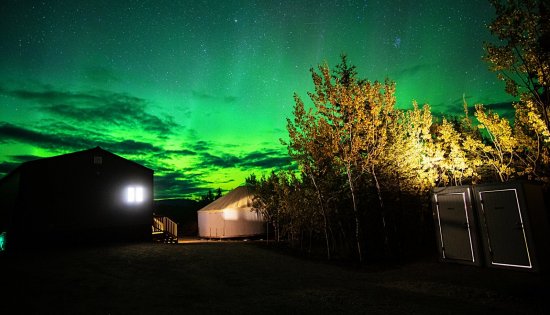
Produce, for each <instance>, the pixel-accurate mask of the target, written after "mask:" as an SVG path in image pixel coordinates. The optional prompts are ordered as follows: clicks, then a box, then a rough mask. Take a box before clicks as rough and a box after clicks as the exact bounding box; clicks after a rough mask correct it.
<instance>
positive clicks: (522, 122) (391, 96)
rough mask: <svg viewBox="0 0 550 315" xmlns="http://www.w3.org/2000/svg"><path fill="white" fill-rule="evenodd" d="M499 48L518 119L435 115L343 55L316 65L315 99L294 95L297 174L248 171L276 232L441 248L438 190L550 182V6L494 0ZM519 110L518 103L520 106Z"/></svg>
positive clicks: (303, 244) (407, 250)
mask: <svg viewBox="0 0 550 315" xmlns="http://www.w3.org/2000/svg"><path fill="white" fill-rule="evenodd" d="M491 3H492V4H493V5H494V7H495V9H496V13H497V17H496V19H495V20H494V21H493V23H492V24H491V25H490V26H489V29H490V31H491V32H492V33H493V34H494V35H495V36H497V37H498V38H499V40H500V41H499V45H496V44H486V47H485V50H486V55H485V57H484V59H485V60H486V61H487V62H488V63H489V65H490V69H491V70H493V71H495V72H497V77H498V78H500V79H502V80H503V81H504V82H505V84H506V91H507V92H508V93H510V94H511V95H513V96H515V97H518V98H517V99H518V100H519V101H517V102H516V103H515V104H514V108H513V110H514V111H515V118H514V123H513V124H512V123H511V122H510V121H509V120H508V119H505V118H503V117H501V116H499V114H498V113H496V112H494V111H492V110H490V109H486V108H484V107H483V106H482V105H475V106H474V108H473V113H470V112H469V110H470V109H469V108H468V104H466V101H464V115H462V116H460V117H441V118H439V117H434V116H433V115H432V112H431V109H430V107H429V105H424V106H418V105H417V104H416V103H413V106H412V109H410V110H402V109H397V108H395V102H396V99H395V83H394V82H392V81H390V80H386V81H385V82H378V81H375V82H371V81H368V80H365V79H361V78H358V77H357V72H356V68H355V66H353V65H350V64H348V61H347V59H346V57H345V56H342V59H341V62H340V64H338V65H337V66H336V67H335V68H334V69H332V70H331V69H330V68H329V67H328V65H327V64H324V65H321V66H319V67H318V68H317V69H311V75H312V79H313V84H314V91H313V92H310V93H308V94H309V98H310V99H311V102H312V105H311V106H305V105H304V102H303V101H302V99H301V98H300V97H299V96H298V95H295V96H294V100H295V105H294V112H293V114H294V115H293V116H294V117H293V118H292V119H288V120H287V130H288V140H287V141H286V142H285V141H283V144H284V145H285V146H286V147H287V148H288V153H289V155H290V156H291V157H292V159H293V160H294V162H295V164H296V165H297V168H298V171H297V172H294V171H288V170H286V171H279V172H273V173H272V174H271V175H269V176H263V177H260V178H257V177H256V176H254V175H252V176H250V177H249V178H248V179H247V185H248V187H249V188H250V189H251V190H252V191H253V193H254V195H255V197H254V208H255V209H257V211H260V212H261V213H262V214H263V215H264V217H265V218H266V220H268V222H269V223H271V226H272V227H273V231H272V238H274V239H275V240H277V241H286V242H288V243H289V244H290V245H291V246H294V247H297V248H301V249H302V250H304V251H314V250H316V249H319V248H322V249H323V251H324V252H325V254H326V257H327V258H328V259H331V258H333V257H344V258H350V257H353V258H354V259H356V260H358V261H359V262H362V261H365V260H375V259H380V258H390V259H395V258H400V257H408V256H411V255H414V254H418V253H422V252H423V251H425V250H428V251H432V250H433V249H434V247H435V239H434V236H435V232H434V231H433V218H432V211H431V206H430V191H431V190H432V189H433V188H434V187H437V186H447V185H463V184H470V183H471V184H477V183H482V182H494V181H509V180H515V179H527V180H533V181H538V182H540V183H542V184H544V185H546V187H548V184H549V183H550V132H549V128H550V123H549V119H548V117H549V115H548V114H549V112H550V93H549V89H548V87H549V86H550V49H549V47H548V45H547V44H545V43H547V42H548V41H547V39H548V38H550V19H549V18H548V17H549V13H550V4H548V2H546V1H535V0H521V1H517V2H515V1H498V0H492V1H491ZM511 109H512V108H511Z"/></svg>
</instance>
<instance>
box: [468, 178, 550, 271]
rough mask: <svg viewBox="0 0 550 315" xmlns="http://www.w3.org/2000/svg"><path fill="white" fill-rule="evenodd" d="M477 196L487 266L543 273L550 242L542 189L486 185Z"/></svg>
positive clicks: (523, 185) (527, 185)
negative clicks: (541, 271) (542, 265)
mask: <svg viewBox="0 0 550 315" xmlns="http://www.w3.org/2000/svg"><path fill="white" fill-rule="evenodd" d="M474 196H475V203H476V207H477V208H478V216H479V222H480V226H481V232H482V239H483V242H482V243H483V247H484V252H485V258H486V261H487V266H489V267H495V268H508V269H521V270H527V271H538V270H540V269H541V264H542V262H543V261H544V260H545V257H544V256H545V255H546V254H547V252H548V243H549V240H550V239H549V238H548V217H547V214H546V208H545V205H544V198H543V194H542V187H541V186H539V185H534V184H531V183H528V182H521V181H518V182H508V183H497V184H484V185H478V186H475V187H474ZM527 196H529V198H527Z"/></svg>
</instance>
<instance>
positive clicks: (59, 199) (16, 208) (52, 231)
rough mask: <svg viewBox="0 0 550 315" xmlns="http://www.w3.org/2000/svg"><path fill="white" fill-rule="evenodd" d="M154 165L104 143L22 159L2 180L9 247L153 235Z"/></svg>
mask: <svg viewBox="0 0 550 315" xmlns="http://www.w3.org/2000/svg"><path fill="white" fill-rule="evenodd" d="M152 212H153V170H151V169H149V168H147V167H144V166H142V165H140V164H138V163H135V162H132V161H130V160H127V159H124V158H122V157H120V156H118V155H115V154H113V153H111V152H108V151H105V150H103V149H101V148H100V147H96V148H94V149H89V150H84V151H79V152H74V153H69V154H64V155H59V156H54V157H49V158H43V159H38V160H33V161H28V162H25V163H22V164H21V165H20V166H19V167H17V168H16V169H15V170H13V171H12V172H11V173H9V174H8V175H6V176H5V177H4V178H2V179H1V180H0V233H2V232H5V235H6V244H5V245H6V248H7V249H8V250H9V249H11V248H16V249H17V248H48V247H52V246H57V245H67V244H81V243H97V242H102V243H103V242H111V241H148V240H151V222H152Z"/></svg>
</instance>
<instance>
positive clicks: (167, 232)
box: [153, 215, 178, 244]
mask: <svg viewBox="0 0 550 315" xmlns="http://www.w3.org/2000/svg"><path fill="white" fill-rule="evenodd" d="M153 241H155V242H158V243H170V244H177V243H178V224H177V223H176V222H174V221H172V220H170V218H168V217H164V216H157V215H153Z"/></svg>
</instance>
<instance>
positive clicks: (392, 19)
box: [0, 0, 511, 198]
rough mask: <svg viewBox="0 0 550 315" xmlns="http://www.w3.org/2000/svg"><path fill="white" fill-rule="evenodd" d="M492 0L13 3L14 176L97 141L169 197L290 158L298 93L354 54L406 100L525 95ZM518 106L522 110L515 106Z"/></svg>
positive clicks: (0, 21)
mask: <svg viewBox="0 0 550 315" xmlns="http://www.w3.org/2000/svg"><path fill="white" fill-rule="evenodd" d="M493 17H494V11H493V8H492V7H491V6H490V4H489V2H488V1H485V0H477V1H473V0H472V1H449V0H444V1H438V0H426V1H421V0H420V1H412V0H411V1H370V0H365V1H267V0H265V1H252V0H250V1H215V0H205V1H189V0H187V1H169V0H161V1H127V0H121V1H44V2H42V1H13V0H7V1H2V2H1V4H0V25H1V30H2V31H1V33H0V48H1V49H0V54H1V55H0V176H3V175H5V174H6V173H8V172H9V171H11V170H13V169H14V168H15V167H16V166H17V165H18V164H19V163H21V162H23V161H26V160H29V159H34V158H39V157H46V156H52V155H57V154H62V153H67V152H72V151H77V150H84V149H88V148H92V147H95V146H98V145H99V146H101V147H102V148H104V149H106V150H109V151H111V152H113V153H115V154H118V155H121V156H123V157H126V158H128V159H131V160H134V161H136V162H139V163H142V164H144V165H145V166H148V167H150V168H152V169H154V170H155V185H156V186H155V196H156V198H174V197H191V196H193V195H196V194H199V193H203V192H204V191H205V190H206V189H208V188H212V189H215V188H218V187H221V188H222V189H223V190H228V189H232V188H235V187H236V186H238V185H241V184H242V183H243V182H244V178H245V177H246V176H248V175H250V174H251V173H253V172H254V173H256V174H257V175H261V174H264V173H266V172H268V171H270V170H271V169H273V168H282V167H286V166H288V165H289V163H290V160H289V158H288V156H287V154H286V148H285V147H283V146H282V145H281V144H280V142H279V139H280V138H285V137H286V130H285V126H286V118H287V117H291V115H292V106H293V105H294V101H293V93H294V92H297V93H298V94H299V95H300V96H301V97H302V98H303V99H304V100H305V99H307V94H306V92H307V91H310V90H311V89H312V87H313V84H312V83H311V76H310V73H309V69H310V68H311V67H315V66H317V65H318V64H320V63H323V62H325V61H326V62H328V64H329V65H331V66H334V65H335V64H336V63H338V62H339V55H340V54H341V53H346V54H347V55H348V59H349V60H350V62H351V63H353V64H355V65H356V66H357V69H358V72H359V75H360V76H361V77H366V78H368V79H370V80H384V78H386V77H389V78H390V79H392V80H394V81H396V83H397V101H398V106H399V107H401V108H409V107H410V106H411V103H412V100H417V101H418V102H419V103H429V104H430V105H431V106H432V110H433V112H434V113H445V114H453V113H457V114H458V113H461V112H462V98H463V95H465V97H466V99H467V101H468V103H469V104H470V105H473V104H475V103H483V104H485V105H486V106H488V107H493V108H496V109H503V110H505V109H506V108H507V107H509V106H510V105H509V103H510V101H511V98H510V97H509V96H508V95H506V94H505V93H504V88H503V84H502V83H501V82H499V81H497V79H496V76H495V74H494V73H491V72H489V71H488V70H487V64H486V63H485V62H483V61H482V60H481V56H482V55H483V42H484V41H492V40H493V39H492V38H491V36H490V33H489V31H488V30H487V28H486V25H487V24H488V23H490V22H491V20H492V19H493ZM510 108H511V107H510Z"/></svg>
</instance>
